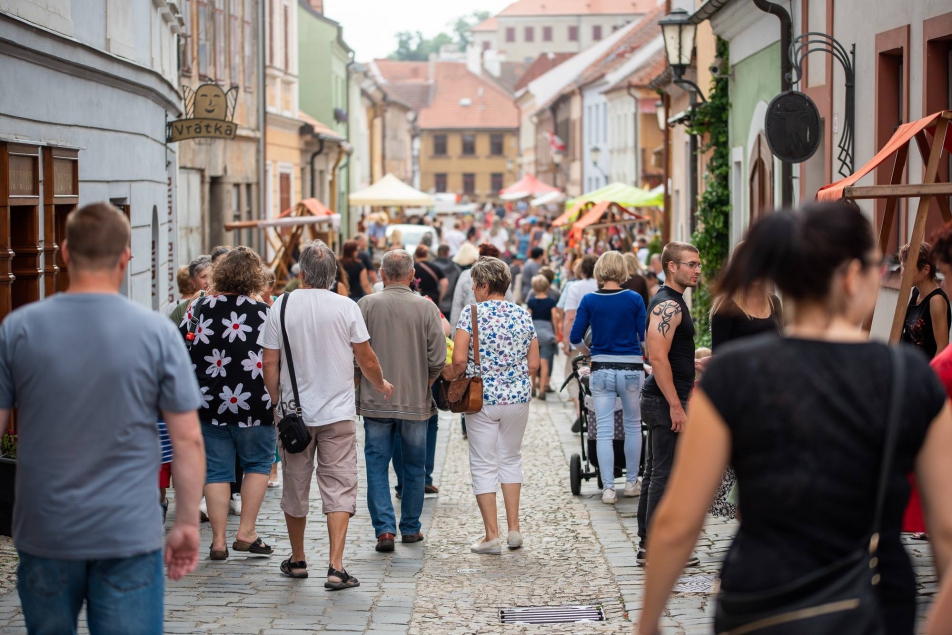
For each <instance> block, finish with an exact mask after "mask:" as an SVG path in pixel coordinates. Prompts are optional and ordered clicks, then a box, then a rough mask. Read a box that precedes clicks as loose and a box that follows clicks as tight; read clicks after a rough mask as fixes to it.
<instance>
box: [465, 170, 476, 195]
mask: <svg viewBox="0 0 952 635" xmlns="http://www.w3.org/2000/svg"><path fill="white" fill-rule="evenodd" d="M475 193H476V175H475V174H469V173H466V174H463V194H475Z"/></svg>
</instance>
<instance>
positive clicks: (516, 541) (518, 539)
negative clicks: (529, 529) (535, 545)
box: [506, 531, 522, 549]
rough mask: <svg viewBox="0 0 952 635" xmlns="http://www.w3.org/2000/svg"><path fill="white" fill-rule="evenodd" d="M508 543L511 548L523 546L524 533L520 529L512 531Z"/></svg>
mask: <svg viewBox="0 0 952 635" xmlns="http://www.w3.org/2000/svg"><path fill="white" fill-rule="evenodd" d="M506 543H507V544H508V545H509V548H510V549H518V548H519V547H521V546H522V533H521V532H518V531H510V532H509V536H508V539H507V540H506Z"/></svg>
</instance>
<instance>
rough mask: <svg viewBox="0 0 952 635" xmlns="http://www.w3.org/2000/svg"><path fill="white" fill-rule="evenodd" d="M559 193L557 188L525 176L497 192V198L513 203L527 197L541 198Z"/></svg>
mask: <svg viewBox="0 0 952 635" xmlns="http://www.w3.org/2000/svg"><path fill="white" fill-rule="evenodd" d="M560 191H561V190H559V188H557V187H552V186H551V185H548V184H546V183H543V182H542V181H540V180H539V179H537V178H536V177H534V176H532V175H531V174H527V175H525V176H524V177H522V178H521V179H519V180H518V181H516V182H515V183H513V184H512V185H510V186H509V187H505V188H503V189H501V190H499V198H501V199H502V200H504V201H514V200H516V199H520V198H526V197H528V196H541V195H543V194H549V193H551V192H560Z"/></svg>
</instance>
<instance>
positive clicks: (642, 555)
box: [635, 547, 648, 567]
mask: <svg viewBox="0 0 952 635" xmlns="http://www.w3.org/2000/svg"><path fill="white" fill-rule="evenodd" d="M635 562H637V563H638V566H640V567H643V566H645V563H647V562H648V552H647V551H645V549H644V547H642V548H640V549H638V553H637V555H635Z"/></svg>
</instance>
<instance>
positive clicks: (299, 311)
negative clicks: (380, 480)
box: [258, 240, 393, 590]
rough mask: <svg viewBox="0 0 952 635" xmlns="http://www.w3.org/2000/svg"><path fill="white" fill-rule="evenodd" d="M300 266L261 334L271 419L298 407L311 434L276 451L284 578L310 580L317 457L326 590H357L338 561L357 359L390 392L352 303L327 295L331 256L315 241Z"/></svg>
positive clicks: (345, 519)
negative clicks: (308, 549)
mask: <svg viewBox="0 0 952 635" xmlns="http://www.w3.org/2000/svg"><path fill="white" fill-rule="evenodd" d="M298 263H299V264H300V265H301V282H302V284H301V287H300V288H299V289H298V290H296V291H295V292H294V293H291V294H289V295H285V296H282V297H280V298H278V300H277V301H276V302H275V303H274V306H272V307H271V311H270V312H269V313H268V319H267V321H266V322H265V324H264V326H263V327H262V330H261V333H260V335H259V336H258V344H259V345H260V346H262V347H263V349H264V355H263V359H262V362H263V366H264V381H265V386H266V387H267V389H268V394H269V396H270V398H271V401H272V402H273V403H274V404H275V410H274V412H275V419H276V420H280V419H281V418H282V417H283V416H284V415H285V414H287V413H290V412H291V411H292V410H293V409H294V408H295V406H299V407H300V409H301V412H300V414H301V417H302V418H303V419H304V423H305V424H306V425H307V427H308V429H309V430H310V432H311V443H309V444H308V446H307V447H306V448H305V449H304V450H303V451H301V452H298V453H296V454H289V453H287V452H286V451H285V450H284V448H283V447H280V448H279V451H280V454H281V465H282V467H283V470H284V491H283V492H282V495H281V509H283V510H284V518H285V521H286V522H287V525H288V538H289V539H290V542H291V557H290V558H288V559H287V560H285V561H284V562H282V563H281V572H282V573H283V574H285V575H287V576H290V577H292V578H306V577H307V562H306V560H305V556H304V529H305V527H306V525H307V513H308V508H309V506H308V496H309V494H310V490H311V479H312V478H313V475H314V468H315V455H316V458H317V486H318V488H319V489H320V491H321V501H322V502H323V512H324V514H325V515H326V516H327V531H328V534H329V535H330V568H329V569H328V571H327V581H326V582H325V583H324V588H326V589H332V590H339V589H349V588H352V587H356V586H360V582H358V581H357V578H355V577H353V576H351V575H350V574H348V573H347V571H345V570H344V563H343V558H344V540H345V538H346V536H347V526H348V524H349V522H350V517H351V516H353V515H354V514H355V513H356V511H357V428H356V423H355V421H356V418H357V404H356V400H355V398H354V360H356V362H357V365H358V366H359V367H360V371H361V373H362V374H363V376H364V377H365V378H366V379H367V380H368V381H369V382H370V383H371V384H372V385H373V387H374V389H375V390H377V392H379V393H381V394H382V395H384V396H385V397H386V398H389V397H390V396H391V395H392V394H393V386H391V385H390V383H389V382H387V381H386V380H385V379H384V378H383V375H382V374H381V371H380V363H379V362H378V361H377V356H376V355H375V354H374V352H373V350H372V349H371V348H370V335H369V334H368V333H367V327H366V325H365V324H364V319H363V316H362V315H361V314H360V309H358V308H357V304H356V303H355V302H354V301H353V300H351V299H350V298H347V297H345V296H341V295H338V294H336V293H332V292H331V291H330V287H331V285H332V284H333V283H334V280H335V275H336V273H337V260H336V258H335V257H334V252H332V251H331V250H330V249H329V248H328V247H327V245H325V244H324V243H323V242H321V241H319V240H317V241H311V242H308V243H306V244H305V245H304V246H303V248H302V249H301V256H300V259H299V261H298ZM285 305H286V306H285ZM282 311H283V312H284V313H285V316H284V320H285V326H286V327H287V338H288V343H289V345H290V347H291V359H290V362H291V363H293V364H294V375H295V380H296V382H297V387H298V395H299V396H300V404H295V399H294V391H293V388H292V386H291V376H290V372H289V369H288V367H289V360H288V355H287V351H286V350H285V347H284V342H283V340H284V337H283V334H282V329H281V313H282ZM279 369H280V370H279Z"/></svg>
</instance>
